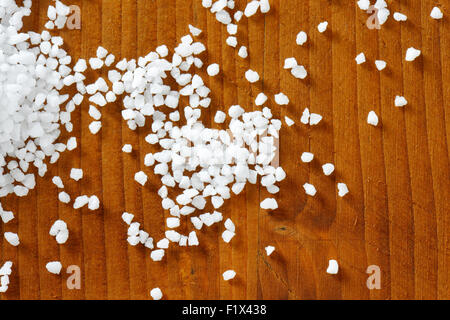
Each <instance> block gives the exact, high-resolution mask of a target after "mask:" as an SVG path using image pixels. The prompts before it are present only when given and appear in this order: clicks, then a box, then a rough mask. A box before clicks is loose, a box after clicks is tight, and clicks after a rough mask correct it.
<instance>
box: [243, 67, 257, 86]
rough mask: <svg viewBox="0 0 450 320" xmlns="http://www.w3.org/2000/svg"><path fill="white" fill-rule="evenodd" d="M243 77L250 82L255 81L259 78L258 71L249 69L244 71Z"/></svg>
mask: <svg viewBox="0 0 450 320" xmlns="http://www.w3.org/2000/svg"><path fill="white" fill-rule="evenodd" d="M245 79H247V81H248V82H250V83H255V82H257V81H258V80H259V74H258V72H256V71H253V70H251V69H249V70H247V71H246V72H245Z"/></svg>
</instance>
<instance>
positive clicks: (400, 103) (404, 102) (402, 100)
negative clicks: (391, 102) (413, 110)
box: [395, 96, 408, 107]
mask: <svg viewBox="0 0 450 320" xmlns="http://www.w3.org/2000/svg"><path fill="white" fill-rule="evenodd" d="M407 104H408V101H407V100H406V99H405V97H402V96H396V97H395V106H396V107H404V106H406V105H407Z"/></svg>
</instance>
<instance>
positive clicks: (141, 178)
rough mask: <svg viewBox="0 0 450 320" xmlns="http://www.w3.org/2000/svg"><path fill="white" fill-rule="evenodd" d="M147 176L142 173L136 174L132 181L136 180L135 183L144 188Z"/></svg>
mask: <svg viewBox="0 0 450 320" xmlns="http://www.w3.org/2000/svg"><path fill="white" fill-rule="evenodd" d="M147 179H148V177H147V175H146V174H145V172H144V171H139V172H136V174H135V175H134V180H136V182H137V183H139V184H140V185H141V186H144V185H145V184H146V183H147Z"/></svg>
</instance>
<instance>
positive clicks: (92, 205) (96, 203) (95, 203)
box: [88, 196, 100, 210]
mask: <svg viewBox="0 0 450 320" xmlns="http://www.w3.org/2000/svg"><path fill="white" fill-rule="evenodd" d="M88 208H89V210H97V209H98V208H100V200H99V199H98V197H97V196H90V197H89V203H88Z"/></svg>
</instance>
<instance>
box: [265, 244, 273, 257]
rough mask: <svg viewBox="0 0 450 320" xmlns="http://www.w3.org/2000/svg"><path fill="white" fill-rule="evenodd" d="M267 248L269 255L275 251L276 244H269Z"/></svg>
mask: <svg viewBox="0 0 450 320" xmlns="http://www.w3.org/2000/svg"><path fill="white" fill-rule="evenodd" d="M265 249H266V254H267V256H270V255H271V254H272V253H273V252H274V251H275V247H274V246H267V247H265Z"/></svg>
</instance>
